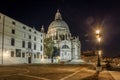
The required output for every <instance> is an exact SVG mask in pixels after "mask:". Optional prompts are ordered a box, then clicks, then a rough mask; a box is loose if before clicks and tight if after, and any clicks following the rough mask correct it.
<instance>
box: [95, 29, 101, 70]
mask: <svg viewBox="0 0 120 80" xmlns="http://www.w3.org/2000/svg"><path fill="white" fill-rule="evenodd" d="M95 33H96V39H97V42H98V43H99V45H98V46H99V49H98V54H97V55H98V60H97V66H96V71H97V72H99V71H101V70H102V66H101V59H100V55H101V50H100V44H101V30H100V29H97V30H96V31H95Z"/></svg>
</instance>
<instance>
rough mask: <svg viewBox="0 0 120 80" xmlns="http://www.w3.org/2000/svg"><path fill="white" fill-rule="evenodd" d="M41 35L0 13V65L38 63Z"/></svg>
mask: <svg viewBox="0 0 120 80" xmlns="http://www.w3.org/2000/svg"><path fill="white" fill-rule="evenodd" d="M42 56H43V33H41V32H40V31H37V30H36V29H35V28H31V27H29V26H27V25H25V24H23V23H21V22H19V21H16V20H14V19H12V18H10V17H8V16H6V15H4V14H2V13H0V64H20V63H40V62H41V59H42Z"/></svg>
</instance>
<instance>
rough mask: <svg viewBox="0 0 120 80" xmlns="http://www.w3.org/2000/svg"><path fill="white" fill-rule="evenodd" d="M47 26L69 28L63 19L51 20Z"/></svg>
mask: <svg viewBox="0 0 120 80" xmlns="http://www.w3.org/2000/svg"><path fill="white" fill-rule="evenodd" d="M49 28H65V29H67V30H69V27H68V25H67V23H66V22H65V21H63V20H54V21H52V22H51V24H50V25H49Z"/></svg>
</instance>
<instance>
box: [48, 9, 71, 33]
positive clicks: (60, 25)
mask: <svg viewBox="0 0 120 80" xmlns="http://www.w3.org/2000/svg"><path fill="white" fill-rule="evenodd" d="M53 28H54V29H56V30H60V29H64V30H66V31H67V32H70V30H69V27H68V25H67V23H66V22H65V21H63V20H62V16H61V14H60V12H59V10H57V13H56V14H55V20H54V21H52V22H51V23H50V25H49V28H48V32H49V31H51V29H53Z"/></svg>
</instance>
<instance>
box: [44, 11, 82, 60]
mask: <svg viewBox="0 0 120 80" xmlns="http://www.w3.org/2000/svg"><path fill="white" fill-rule="evenodd" d="M49 37H52V40H53V41H54V46H55V47H57V48H58V49H59V52H58V53H57V54H58V55H57V56H59V57H60V58H59V59H60V61H64V62H68V61H72V60H78V59H80V55H81V43H80V40H79V37H74V36H72V35H71V33H70V29H69V26H68V24H67V23H66V22H65V21H64V20H63V19H62V16H61V13H60V12H59V10H57V12H56V14H55V19H54V20H53V21H52V22H51V23H50V25H49V27H48V31H47V34H46V38H49ZM55 57H56V56H55Z"/></svg>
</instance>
